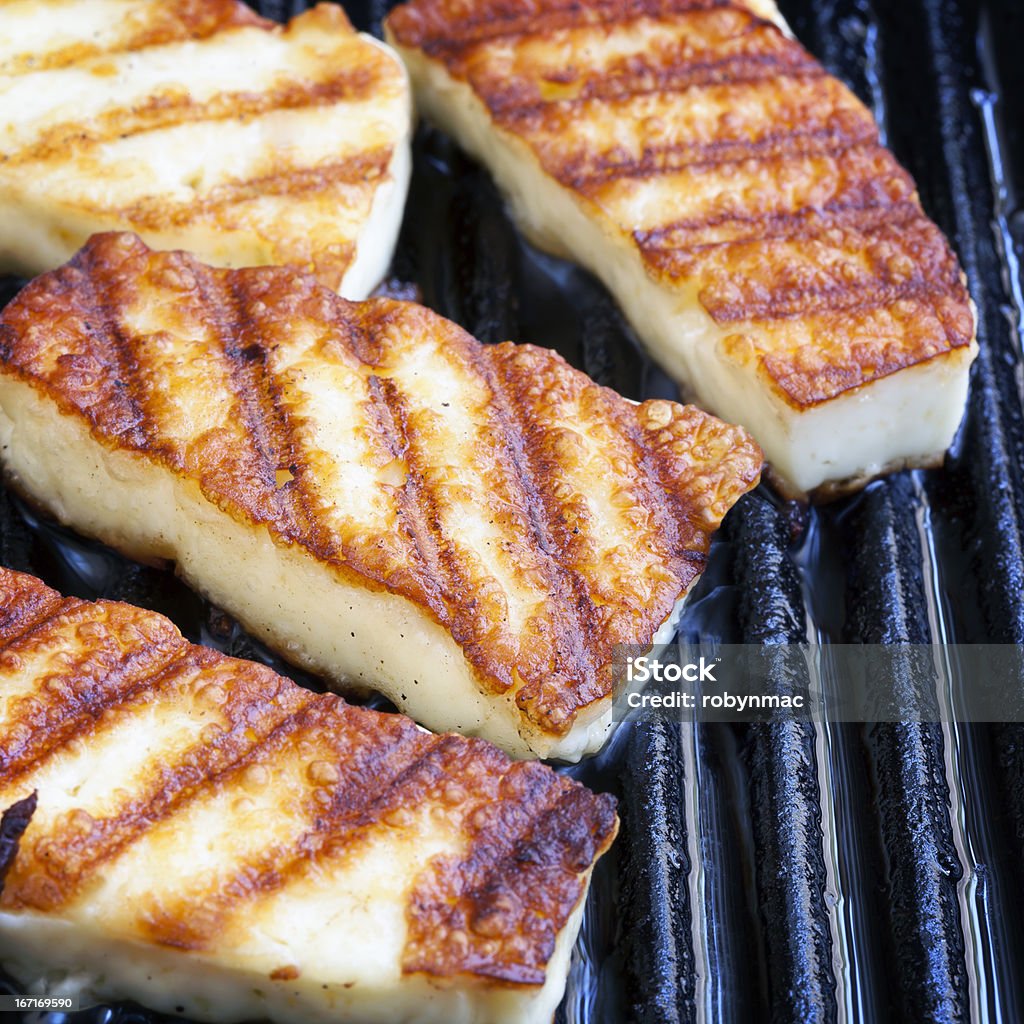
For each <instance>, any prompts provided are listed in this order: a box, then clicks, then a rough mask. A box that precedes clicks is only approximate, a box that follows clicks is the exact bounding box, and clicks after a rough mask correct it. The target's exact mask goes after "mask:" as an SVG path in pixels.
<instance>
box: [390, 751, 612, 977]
mask: <svg viewBox="0 0 1024 1024" xmlns="http://www.w3.org/2000/svg"><path fill="white" fill-rule="evenodd" d="M539 768H540V766H538V765H529V764H525V763H520V764H516V765H515V766H513V767H512V768H511V769H510V770H509V771H508V772H507V774H505V776H504V777H503V778H502V779H500V781H498V782H497V784H496V785H494V786H493V792H491V793H488V794H487V799H485V800H484V801H483V802H481V804H480V806H479V807H478V809H477V810H476V811H475V812H474V813H473V814H472V815H471V816H470V817H469V819H468V824H469V833H470V842H469V845H468V849H467V851H466V853H465V854H464V855H462V856H458V855H456V856H451V857H439V858H435V859H434V861H433V862H432V864H431V866H430V868H429V869H428V870H426V871H424V872H423V873H422V874H421V875H420V877H419V880H418V881H417V884H416V888H415V890H414V891H413V893H412V895H411V898H410V900H409V904H408V909H407V912H406V920H407V923H408V938H407V940H406V946H405V950H404V951H403V955H402V973H403V974H415V973H423V974H427V975H429V976H432V977H435V978H452V977H455V976H458V975H460V974H462V975H475V976H477V977H480V978H482V979H486V980H490V981H496V982H499V983H506V984H529V985H539V984H542V983H543V981H544V979H545V967H546V965H547V961H548V959H549V957H550V955H551V953H552V951H553V949H554V944H555V938H556V936H557V931H558V927H559V923H560V922H561V921H564V920H565V919H566V918H567V917H568V915H569V914H570V913H571V912H572V910H573V908H574V907H575V906H576V904H577V903H578V902H579V900H580V898H581V897H582V895H583V891H584V881H583V880H582V879H581V877H580V875H581V874H582V873H583V872H585V871H586V870H587V869H588V868H589V866H590V864H591V863H592V861H593V858H594V857H595V856H598V855H600V852H601V851H602V850H604V849H605V848H606V847H607V845H608V843H609V842H610V840H611V836H612V835H613V834H614V830H615V805H614V801H613V800H612V799H611V798H610V797H598V798H597V800H596V801H591V802H589V804H588V803H585V802H584V801H581V799H580V796H579V794H578V793H577V792H576V788H575V787H572V786H568V785H566V784H565V781H564V780H562V779H558V778H554V777H551V776H545V775H544V774H543V769H540V770H538V769H539ZM534 893H544V902H545V904H546V906H545V910H544V912H543V913H536V912H535V907H532V906H531V905H530V904H531V902H532V900H531V894H534Z"/></svg>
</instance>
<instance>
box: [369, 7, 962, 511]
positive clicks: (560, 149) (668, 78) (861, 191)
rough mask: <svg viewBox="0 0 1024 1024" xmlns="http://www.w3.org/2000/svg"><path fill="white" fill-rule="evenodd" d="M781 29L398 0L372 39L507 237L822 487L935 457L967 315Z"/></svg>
mask: <svg viewBox="0 0 1024 1024" xmlns="http://www.w3.org/2000/svg"><path fill="white" fill-rule="evenodd" d="M759 15H760V16H759ZM769 19H771V20H769ZM783 28H784V26H782V22H781V18H780V17H779V16H778V13H777V11H776V10H775V7H774V4H772V3H771V2H770V0H762V2H759V3H757V4H753V3H748V4H743V3H729V2H711V0H641V2H632V0H631V2H625V0H597V2H595V3H588V4H579V3H567V2H565V0H540V2H539V3H535V2H533V0H412V2H411V3H407V4H405V5H403V6H401V7H398V8H396V9H395V11H393V12H392V13H391V15H390V16H389V18H388V21H387V38H388V39H389V40H390V41H391V42H392V43H393V44H394V45H395V46H396V48H397V49H398V50H399V52H400V54H401V56H402V57H403V59H404V60H405V62H406V66H407V67H408V68H409V71H410V74H411V78H412V81H413V90H414V93H415V94H416V99H417V104H418V106H419V107H420V109H421V110H422V111H423V112H424V113H425V114H426V115H427V116H429V117H430V118H432V119H433V120H434V121H436V122H437V123H438V124H439V125H440V126H441V127H443V128H444V129H445V130H446V131H447V132H449V133H450V134H451V135H453V136H454V137H455V138H456V139H457V140H458V141H459V142H460V143H461V144H462V145H463V146H464V147H465V148H466V149H467V150H468V151H469V152H470V153H471V154H472V155H474V156H475V157H476V158H478V159H479V160H480V161H481V162H483V163H484V164H486V165H487V166H488V167H489V168H490V169H491V171H492V172H493V174H494V176H495V178H496V180H497V182H498V184H499V185H500V186H501V188H502V189H503V190H504V192H505V194H506V195H507V196H508V197H509V199H510V201H511V205H512V208H513V211H514V213H515V215H516V217H517V219H518V222H519V224H520V226H521V227H522V228H523V229H524V231H525V233H526V234H527V235H528V236H529V237H530V238H531V239H532V240H533V241H534V242H536V243H537V244H538V245H540V246H541V247H543V248H545V249H548V250H551V251H552V252H555V253H556V254H559V255H563V256H567V257H569V258H572V259H576V260H578V261H579V262H581V263H583V264H584V265H585V266H587V267H588V268H589V269H590V270H592V271H593V272H594V273H596V274H597V275H598V276H599V277H600V278H601V279H602V280H603V281H604V283H605V284H606V285H607V286H608V288H609V289H610V290H611V292H612V293H613V294H614V295H615V297H616V298H617V300H618V302H619V303H620V305H621V306H622V308H623V310H624V311H625V313H626V315H627V316H628V318H629V320H630V321H631V323H632V325H633V327H634V328H635V329H636V331H637V333H638V335H639V336H640V338H641V340H642V341H643V342H644V343H645V344H646V345H647V346H648V347H649V349H650V351H651V352H652V354H653V355H654V356H655V358H657V359H658V360H659V361H660V362H661V363H662V364H663V365H664V366H665V368H666V369H667V370H669V372H671V373H672V374H673V375H674V376H675V377H676V378H677V379H678V380H679V381H680V382H681V383H682V385H683V386H684V389H685V390H686V391H687V392H688V393H690V394H692V395H694V396H695V397H696V399H697V401H698V402H699V403H700V404H701V405H702V406H704V407H705V408H708V409H710V410H712V411H713V412H715V413H716V414H717V415H719V416H722V417H724V418H725V419H727V420H730V421H732V422H735V423H742V424H743V425H744V426H746V427H747V428H748V429H749V430H750V431H751V432H752V433H753V435H754V436H755V438H756V439H757V441H758V442H759V443H760V445H761V446H762V448H763V449H764V451H765V456H766V458H767V459H768V462H769V464H770V467H771V470H772V472H773V474H774V477H775V479H776V480H777V481H778V482H779V483H780V485H781V486H782V488H783V489H784V490H785V491H786V492H788V493H790V494H793V495H800V494H806V493H815V494H816V495H817V496H823V497H824V496H829V495H833V494H836V493H841V492H843V491H845V490H850V489H854V488H856V487H858V486H861V485H863V483H865V482H866V481H867V480H868V479H870V478H871V477H873V476H876V475H877V474H879V473H881V472H885V471H888V470H892V469H896V468H900V467H903V466H913V465H927V464H932V463H935V462H938V461H941V459H942V457H943V454H944V453H945V450H946V448H947V447H948V445H949V443H950V441H951V440H952V438H953V435H954V433H955V431H956V428H957V425H958V423H959V422H960V418H961V415H962V412H963V407H964V402H965V397H966V391H967V383H968V372H969V368H970V364H971V362H972V360H973V359H974V357H975V355H976V352H977V346H976V343H975V339H974V335H975V321H974V313H973V308H972V306H971V303H970V299H969V297H968V294H967V291H966V288H965V285H964V279H963V275H962V273H961V271H960V268H959V266H958V265H957V261H956V258H955V257H954V255H953V254H952V252H951V251H950V249H949V247H948V245H947V243H946V241H945V239H944V238H943V237H942V235H941V233H940V232H939V230H938V229H937V228H936V227H935V226H934V225H933V224H932V223H931V222H930V221H929V220H928V218H927V217H926V216H925V214H924V213H923V211H922V209H921V207H920V204H919V202H918V199H917V195H916V193H915V189H914V183H913V181H912V180H911V179H910V177H909V175H908V174H907V173H906V172H905V171H904V170H903V169H902V168H901V167H900V166H899V165H898V164H897V162H896V160H895V159H894V158H893V156H892V155H891V154H890V153H889V152H888V151H887V150H886V149H885V148H884V147H883V146H882V145H881V144H880V142H879V136H878V129H877V127H876V125H875V124H874V122H873V120H872V117H871V115H870V114H869V112H868V111H867V110H866V109H865V107H864V106H863V105H862V104H861V103H860V102H859V101H858V100H857V99H856V98H855V97H854V96H853V94H852V93H851V92H850V91H849V90H848V89H847V88H846V87H845V86H844V85H842V84H841V83H840V82H839V81H837V80H836V79H835V78H832V77H831V76H829V75H827V74H825V72H824V71H823V69H822V68H821V66H820V65H819V64H818V63H817V62H816V61H815V60H813V59H812V58H811V57H810V56H809V55H808V54H807V53H806V52H805V51H804V50H803V49H802V48H801V47H800V46H799V45H798V44H797V43H796V42H794V41H793V40H792V39H791V38H789V36H788V35H787V34H786V33H785V32H784V31H783Z"/></svg>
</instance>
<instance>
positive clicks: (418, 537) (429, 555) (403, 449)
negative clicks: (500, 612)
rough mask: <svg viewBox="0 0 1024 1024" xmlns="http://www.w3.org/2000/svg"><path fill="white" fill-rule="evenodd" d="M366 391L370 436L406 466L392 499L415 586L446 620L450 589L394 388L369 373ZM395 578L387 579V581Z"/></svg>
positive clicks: (392, 385)
mask: <svg viewBox="0 0 1024 1024" xmlns="http://www.w3.org/2000/svg"><path fill="white" fill-rule="evenodd" d="M366 394H367V408H368V412H369V413H370V415H372V416H373V417H374V421H375V424H376V429H375V430H374V432H373V433H374V437H375V438H378V439H379V441H380V443H381V444H386V445H388V447H389V450H390V453H391V455H392V457H393V458H394V459H398V460H401V461H402V463H403V465H405V466H406V469H407V473H406V479H405V482H404V484H403V485H402V487H401V488H400V489H399V490H398V491H397V492H396V494H395V496H394V500H395V506H396V508H395V511H396V514H397V515H398V517H399V522H400V523H401V524H402V535H403V536H404V538H405V540H406V541H407V551H408V554H409V557H410V559H411V560H412V561H413V563H414V567H413V573H412V574H414V575H415V576H416V577H417V582H416V590H417V592H418V593H419V594H420V595H421V599H422V600H423V601H424V602H425V603H426V605H427V607H428V608H430V610H431V611H432V612H433V613H434V615H435V616H436V617H437V618H438V619H439V620H440V621H441V622H447V621H448V620H449V619H450V612H449V608H448V604H447V601H446V598H445V595H446V594H447V593H449V592H450V590H449V585H450V584H449V581H448V580H447V579H445V578H444V576H443V574H442V567H441V553H440V551H439V550H438V546H437V541H436V538H435V537H434V536H433V534H432V533H431V530H430V527H429V524H428V520H427V516H426V513H425V509H424V499H423V493H422V491H423V487H422V483H423V482H422V480H421V479H420V478H419V476H418V475H417V474H415V473H413V472H411V471H408V460H407V455H408V449H409V438H408V435H407V433H406V423H405V417H404V412H403V408H402V405H401V400H400V396H399V392H398V389H397V388H396V387H395V386H394V384H393V383H392V382H391V381H389V380H387V379H386V378H381V377H377V376H375V375H373V374H369V375H367V377H366ZM412 574H411V575H412ZM397 582H398V581H391V585H394V584H395V583H397ZM410 582H411V581H410Z"/></svg>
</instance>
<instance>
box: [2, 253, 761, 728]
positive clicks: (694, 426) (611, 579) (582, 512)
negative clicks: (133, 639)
mask: <svg viewBox="0 0 1024 1024" xmlns="http://www.w3.org/2000/svg"><path fill="white" fill-rule="evenodd" d="M0 358H2V361H3V363H4V365H5V368H6V370H7V371H8V372H13V373H16V374H17V375H19V376H21V377H22V378H23V379H25V380H27V381H29V382H30V383H32V384H33V385H34V386H36V387H38V388H41V389H42V390H43V391H44V392H45V393H47V394H49V395H50V396H52V398H53V399H54V400H55V401H56V402H57V403H58V406H59V407H60V408H61V409H62V410H63V411H64V412H65V413H67V414H71V415H76V416H82V417H85V419H86V420H87V421H88V423H89V424H90V427H91V429H92V432H93V434H94V436H95V437H96V438H97V440H98V441H99V442H100V443H102V444H104V445H107V446H109V447H112V448H123V449H130V450H133V451H137V452H141V453H144V454H145V455H146V456H148V457H149V458H151V459H154V460H158V461H159V462H162V463H163V464H165V465H166V466H167V467H168V468H169V469H170V470H171V471H173V472H174V473H176V474H179V475H182V476H185V477H187V478H191V479H193V480H195V481H197V482H198V483H199V485H200V486H201V488H202V490H203V492H204V494H205V496H206V497H207V498H208V499H209V500H210V501H211V502H213V503H215V504H216V505H218V506H219V507H221V508H223V509H225V510H226V511H228V512H229V513H230V514H231V515H233V516H235V517H237V518H239V519H241V520H242V521H246V522H251V523H253V524H265V525H266V527H267V528H268V529H269V530H270V532H271V534H272V536H273V537H274V538H275V539H276V540H277V541H278V542H279V543H283V544H299V545H301V546H303V547H304V548H306V549H307V550H308V551H310V552H311V553H312V554H313V555H314V556H315V557H316V558H318V559H319V560H321V561H323V562H325V563H327V564H329V565H331V566H332V567H334V569H335V570H336V571H337V572H339V573H340V574H341V575H342V576H343V577H344V578H345V579H347V580H349V581H351V582H355V583H356V584H357V585H359V586H361V587H369V588H371V589H374V590H387V591H390V592H392V593H396V594H400V595H402V596H404V597H406V598H408V599H409V600H411V601H413V602H415V604H416V605H417V606H419V607H420V608H422V609H423V610H425V611H426V612H427V613H428V614H429V615H430V616H431V617H432V618H433V619H434V620H435V621H437V622H438V623H440V624H441V625H443V626H444V627H445V628H446V629H447V630H448V631H449V632H450V633H451V635H452V636H453V637H454V639H455V640H456V641H457V643H458V644H459V645H460V646H461V647H462V649H463V651H464V652H465V655H466V657H467V659H468V660H469V662H470V664H471V665H472V666H473V667H474V669H475V674H476V677H477V680H478V684H479V685H480V687H481V689H482V690H483V692H485V693H492V694H508V695H510V696H513V697H514V699H515V703H516V705H517V706H518V708H519V710H520V712H521V713H522V714H524V715H525V716H526V717H527V718H528V719H529V720H530V721H531V722H533V723H535V724H536V725H538V726H539V727H541V728H542V729H543V730H545V731H547V732H550V733H554V734H564V733H565V732H566V731H567V730H568V729H569V728H571V725H572V723H573V720H574V719H575V717H576V715H577V713H578V712H579V711H580V710H581V709H583V708H585V707H586V706H588V705H589V704H591V703H592V702H594V701H596V700H599V699H601V698H604V697H607V696H608V695H609V694H610V692H611V687H612V679H611V668H612V647H613V645H614V644H616V643H635V642H637V640H638V638H644V637H650V636H652V635H653V634H654V632H655V631H656V630H657V628H658V627H659V626H660V625H661V623H662V622H663V621H664V620H665V619H666V618H667V617H668V616H669V614H670V612H671V611H672V608H673V605H674V603H675V602H676V601H677V599H678V598H679V595H680V594H681V593H683V592H685V591H686V590H687V588H688V587H689V586H690V585H691V584H692V583H693V581H694V580H695V579H696V577H697V576H698V575H699V573H700V571H701V570H702V568H703V563H704V557H705V555H706V553H707V549H708V544H709V541H710V535H711V533H712V532H713V531H714V529H715V528H716V527H717V526H718V523H719V522H720V521H721V518H722V516H723V515H724V514H725V512H726V511H727V510H728V508H729V507H730V506H731V505H732V504H733V503H734V502H735V501H736V500H737V499H738V497H739V496H740V495H741V494H743V493H744V492H745V491H746V490H748V489H749V488H750V487H752V486H753V485H754V484H755V482H756V480H757V478H758V474H759V470H760V453H759V451H758V449H757V447H756V445H754V444H753V442H751V441H750V440H749V438H748V437H747V435H746V434H745V433H744V432H743V431H742V430H741V429H739V428H735V427H730V426H727V425H725V424H723V423H721V422H720V421H718V420H715V419H713V418H712V417H709V416H707V415H705V414H703V413H701V412H699V411H698V410H696V409H693V408H690V407H682V406H678V405H675V404H672V403H668V402H657V401H655V402H645V403H644V404H642V405H640V406H638V407H634V406H633V405H631V404H630V403H628V402H626V401H625V400H623V399H621V398H619V397H618V396H617V395H615V394H614V393H612V392H610V391H608V390H606V389H602V388H599V387H597V386H596V385H594V384H593V383H592V382H591V381H589V379H588V378H586V377H585V376H584V375H583V374H581V373H578V372H577V371H574V370H572V369H571V368H570V367H569V366H567V365H566V364H565V363H564V361H562V360H561V359H560V358H559V357H558V356H557V355H555V354H554V353H551V352H548V351H545V350H542V349H537V348H533V347H530V346H515V345H511V344H503V345H497V346H493V347H485V346H483V345H481V344H479V343H478V342H476V341H475V340H474V339H472V338H471V337H470V336H468V335H467V334H466V333H465V332H463V331H462V330H460V329H459V328H457V327H456V326H455V325H454V324H452V323H450V322H449V321H446V320H444V319H442V318H441V317H439V316H436V315H435V314H433V313H430V312H429V311H428V310H426V309H424V308H423V307H420V306H415V305H412V304H409V303H399V302H394V301H389V300H375V301H370V302H366V303H362V304H352V303H347V302H345V301H344V300H342V299H339V298H338V297H337V296H335V295H333V294H332V293H330V292H328V291H327V290H326V289H323V288H321V287H320V286H318V285H317V284H316V282H315V281H314V280H313V279H312V278H309V277H300V276H296V275H294V274H291V273H288V272H286V271H283V270H279V269H272V268H259V269H252V270H243V271H231V272H228V271H220V270H213V269H210V268H208V267H205V266H203V265H202V264H200V263H199V262H198V261H196V260H194V259H193V258H191V257H190V256H187V255H185V254H181V253H170V254H166V253H152V252H150V251H149V250H148V249H146V247H145V246H143V245H142V244H141V243H140V242H139V241H138V240H137V239H135V238H134V237H133V236H127V235H123V236H118V235H105V236H99V237H97V238H95V239H94V240H92V241H91V242H90V243H89V245H88V246H87V247H86V248H85V249H84V250H83V251H82V252H81V253H80V254H79V255H78V256H77V257H76V258H75V260H74V261H73V262H72V263H71V264H69V265H68V266H67V267H65V268H63V269H61V270H60V271H57V272H54V273H52V274H49V275H46V276H44V277H42V278H40V279H38V280H37V281H35V282H33V284H31V285H30V286H29V287H28V288H26V289H25V291H23V292H22V294H21V295H20V297H19V298H18V299H16V300H15V302H14V303H12V304H11V305H10V306H9V307H8V308H7V310H5V312H4V314H3V317H2V320H0ZM152 555H153V556H154V557H167V558H171V557H173V555H174V552H173V551H161V550H160V549H159V546H158V544H156V543H155V544H154V548H153V551H152Z"/></svg>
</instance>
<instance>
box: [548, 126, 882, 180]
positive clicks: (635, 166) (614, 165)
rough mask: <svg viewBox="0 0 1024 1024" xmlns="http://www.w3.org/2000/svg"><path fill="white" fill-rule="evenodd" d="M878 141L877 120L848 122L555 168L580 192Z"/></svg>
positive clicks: (835, 152) (837, 151)
mask: <svg viewBox="0 0 1024 1024" xmlns="http://www.w3.org/2000/svg"><path fill="white" fill-rule="evenodd" d="M877 140H878V129H877V128H876V127H875V126H874V125H868V124H866V123H865V124H864V125H863V130H859V131H850V130H848V129H847V128H845V127H838V126H835V127H832V126H825V127H821V128H814V129H811V130H809V131H801V130H795V131H787V132H770V133H768V134H767V135H764V136H762V137H761V138H759V139H753V140H749V139H745V140H735V139H714V140H712V141H711V142H705V143H698V142H680V143H666V144H662V145H649V146H647V147H646V149H645V150H644V155H643V156H642V157H641V158H640V159H638V160H630V159H622V160H618V161H612V160H606V159H604V158H602V157H589V156H588V157H587V158H585V159H586V161H587V162H589V163H590V164H591V165H592V166H591V167H590V168H586V167H581V166H580V164H581V163H582V162H583V160H584V158H578V159H573V160H569V161H566V162H565V164H564V166H561V167H552V168H549V170H550V173H552V174H554V176H555V177H556V178H558V180H559V181H560V182H562V184H564V185H568V186H569V187H571V188H574V189H577V190H579V191H587V190H588V189H593V188H594V187H595V186H597V185H603V184H605V183H607V182H609V181H614V180H617V179H620V178H652V177H658V176H660V175H663V174H670V173H672V172H674V171H682V170H687V169H691V168H694V167H697V166H699V167H701V168H702V169H703V168H707V169H708V170H709V171H711V170H713V168H715V167H720V166H722V165H723V164H738V163H747V162H754V163H763V164H768V163H776V162H779V161H780V160H785V159H789V158H792V157H814V156H831V157H840V156H842V154H843V153H844V152H846V151H847V150H849V149H852V148H854V147H855V146H863V145H865V144H868V143H874V142H877Z"/></svg>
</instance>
